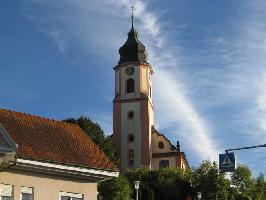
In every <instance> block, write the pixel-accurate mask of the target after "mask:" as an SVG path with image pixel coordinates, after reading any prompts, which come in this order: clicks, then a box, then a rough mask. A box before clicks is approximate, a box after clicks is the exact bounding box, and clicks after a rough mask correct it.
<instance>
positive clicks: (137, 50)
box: [118, 6, 147, 64]
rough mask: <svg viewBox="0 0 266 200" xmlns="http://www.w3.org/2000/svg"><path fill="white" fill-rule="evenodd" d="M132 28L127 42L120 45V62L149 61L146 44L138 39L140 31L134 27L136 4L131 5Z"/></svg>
mask: <svg viewBox="0 0 266 200" xmlns="http://www.w3.org/2000/svg"><path fill="white" fill-rule="evenodd" d="M131 10H132V14H131V23H132V24H131V30H130V31H129V33H128V38H127V41H126V43H125V44H124V45H123V46H122V47H120V49H119V54H120V60H119V62H118V63H119V64H121V63H126V62H142V63H147V52H146V50H145V46H144V45H143V44H142V43H141V42H140V41H139V39H138V32H137V31H136V30H135V29H134V18H135V17H134V10H136V9H135V8H134V6H132V7H131Z"/></svg>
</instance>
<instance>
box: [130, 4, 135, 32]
mask: <svg viewBox="0 0 266 200" xmlns="http://www.w3.org/2000/svg"><path fill="white" fill-rule="evenodd" d="M134 10H136V9H135V8H134V6H132V7H131V11H132V15H131V20H132V28H134Z"/></svg>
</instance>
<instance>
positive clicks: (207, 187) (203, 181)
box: [192, 161, 230, 200]
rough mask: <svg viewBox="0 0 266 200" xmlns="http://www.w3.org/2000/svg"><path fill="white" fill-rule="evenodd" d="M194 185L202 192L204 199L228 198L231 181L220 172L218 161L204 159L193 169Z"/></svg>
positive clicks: (222, 199) (220, 199) (218, 199)
mask: <svg viewBox="0 0 266 200" xmlns="http://www.w3.org/2000/svg"><path fill="white" fill-rule="evenodd" d="M192 185H193V186H194V188H195V190H196V191H200V192H201V193H202V199H204V200H205V199H206V200H209V199H215V200H216V199H217V200H226V199H228V198H229V193H228V190H229V188H230V182H229V181H228V180H227V179H226V178H225V177H224V174H220V173H219V172H218V165H217V163H216V162H214V163H211V162H210V161H203V162H202V163H201V165H200V166H199V167H198V168H194V169H193V170H192Z"/></svg>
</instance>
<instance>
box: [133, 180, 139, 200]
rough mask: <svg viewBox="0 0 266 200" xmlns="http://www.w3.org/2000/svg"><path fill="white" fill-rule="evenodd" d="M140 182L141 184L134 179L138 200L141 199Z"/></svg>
mask: <svg viewBox="0 0 266 200" xmlns="http://www.w3.org/2000/svg"><path fill="white" fill-rule="evenodd" d="M139 184H140V181H134V185H135V190H136V200H138V199H139Z"/></svg>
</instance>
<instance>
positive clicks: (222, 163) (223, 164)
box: [219, 153, 236, 172]
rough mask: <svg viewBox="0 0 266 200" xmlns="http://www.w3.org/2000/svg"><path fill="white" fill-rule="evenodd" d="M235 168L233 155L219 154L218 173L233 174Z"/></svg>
mask: <svg viewBox="0 0 266 200" xmlns="http://www.w3.org/2000/svg"><path fill="white" fill-rule="evenodd" d="M235 168H236V159H235V154H234V153H226V154H219V171H220V172H234V171H235Z"/></svg>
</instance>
